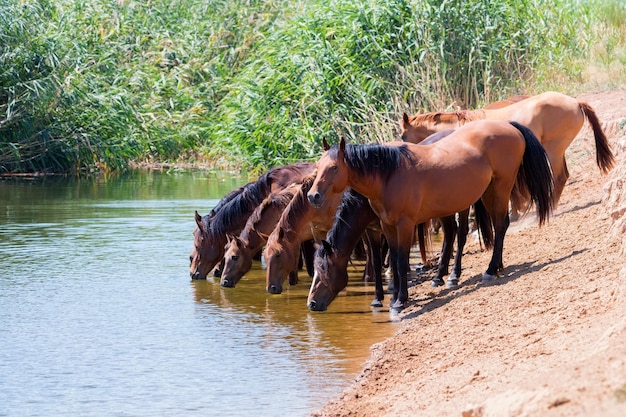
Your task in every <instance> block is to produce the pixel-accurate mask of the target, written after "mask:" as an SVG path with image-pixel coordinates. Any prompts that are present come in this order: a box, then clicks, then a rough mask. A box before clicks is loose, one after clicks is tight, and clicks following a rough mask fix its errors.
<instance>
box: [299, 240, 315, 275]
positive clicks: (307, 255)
mask: <svg viewBox="0 0 626 417" xmlns="http://www.w3.org/2000/svg"><path fill="white" fill-rule="evenodd" d="M301 250H302V255H301V256H302V258H303V260H304V265H305V266H306V272H307V274H308V275H309V277H311V278H313V274H314V273H315V270H314V269H313V260H314V258H315V241H313V240H312V239H309V240H305V241H304V242H302V243H301Z"/></svg>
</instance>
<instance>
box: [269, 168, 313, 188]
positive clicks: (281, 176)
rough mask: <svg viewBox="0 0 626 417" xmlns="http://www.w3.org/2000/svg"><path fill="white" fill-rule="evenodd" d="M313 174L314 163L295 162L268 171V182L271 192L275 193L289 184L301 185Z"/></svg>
mask: <svg viewBox="0 0 626 417" xmlns="http://www.w3.org/2000/svg"><path fill="white" fill-rule="evenodd" d="M313 172H315V163H314V162H297V163H295V164H291V165H285V166H281V167H277V168H274V169H272V170H270V172H269V176H268V181H269V183H270V185H271V190H272V192H277V191H279V190H282V189H284V188H285V187H288V186H289V185H291V184H294V183H296V184H301V183H302V181H303V180H304V179H305V178H306V177H308V176H310V175H311V174H313Z"/></svg>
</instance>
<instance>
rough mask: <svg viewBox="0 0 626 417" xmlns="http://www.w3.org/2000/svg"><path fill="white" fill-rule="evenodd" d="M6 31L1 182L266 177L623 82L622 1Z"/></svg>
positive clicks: (201, 10) (358, 10)
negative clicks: (148, 175)
mask: <svg viewBox="0 0 626 417" xmlns="http://www.w3.org/2000/svg"><path fill="white" fill-rule="evenodd" d="M0 20H1V22H2V25H1V26H0V42H1V43H0V173H2V172H41V171H45V172H69V173H83V172H94V171H105V172H107V171H116V170H123V169H125V168H127V167H128V164H129V163H130V162H132V161H135V162H136V161H144V160H150V161H175V160H178V161H180V160H193V159H194V158H196V157H198V156H202V157H203V158H205V159H206V160H207V161H209V162H210V163H213V164H215V165H221V166H224V165H227V166H231V167H239V168H246V169H250V168H253V169H258V170H261V169H265V168H268V167H269V166H271V165H276V164H282V163H286V162H291V161H294V160H301V159H314V158H316V157H317V156H318V155H319V151H320V143H321V140H322V138H323V137H326V138H327V139H328V140H329V141H335V140H336V139H337V138H338V137H339V136H346V137H348V138H349V139H350V140H352V141H359V142H369V141H387V140H390V139H392V138H394V137H395V135H396V134H397V130H396V129H397V119H398V115H399V114H400V113H401V112H403V111H407V112H413V111H416V110H419V109H423V110H429V109H446V108H450V106H454V105H456V106H461V107H474V106H479V105H482V104H484V103H485V102H489V101H493V100H497V99H499V98H502V97H504V96H507V95H510V94H514V93H518V92H525V93H535V92H539V91H542V90H546V89H558V90H559V91H563V92H566V93H576V92H577V91H580V89H581V88H582V87H589V86H593V87H597V86H600V87H602V88H610V87H612V85H611V84H612V83H613V84H614V85H620V83H623V81H624V79H626V74H625V70H624V68H625V67H626V51H624V42H623V40H624V38H625V34H626V29H625V28H626V6H625V5H624V2H623V1H620V0H586V1H585V0H550V1H548V0H497V1H488V0H406V1H403V0H377V1H367V0H356V1H355V0H331V1H328V0H323V1H322V0H301V1H298V0H273V1H272V0H265V1H263V0H245V1H242V0H168V1H165V0H151V1H149V2H146V1H132V0H117V1H116V2H113V1H111V0H106V1H105V0H58V1H50V0H38V1H35V0H21V1H18V0H2V5H1V6H0ZM597 74H608V76H606V78H598V76H597Z"/></svg>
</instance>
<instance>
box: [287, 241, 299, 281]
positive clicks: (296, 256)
mask: <svg viewBox="0 0 626 417" xmlns="http://www.w3.org/2000/svg"><path fill="white" fill-rule="evenodd" d="M293 259H294V260H295V264H294V268H293V270H292V271H291V272H290V273H289V285H296V284H297V283H298V270H299V269H300V245H295V246H294V253H293Z"/></svg>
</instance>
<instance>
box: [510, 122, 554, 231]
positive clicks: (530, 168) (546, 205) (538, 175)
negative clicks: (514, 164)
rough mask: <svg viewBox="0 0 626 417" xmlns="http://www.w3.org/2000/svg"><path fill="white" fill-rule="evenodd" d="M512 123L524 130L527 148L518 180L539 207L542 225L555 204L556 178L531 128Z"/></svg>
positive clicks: (538, 212)
mask: <svg viewBox="0 0 626 417" xmlns="http://www.w3.org/2000/svg"><path fill="white" fill-rule="evenodd" d="M510 123H511V124H512V125H513V126H515V127H516V128H517V129H518V130H519V131H520V132H522V135H524V139H525V140H526V149H525V150H524V157H523V158H522V165H521V166H520V168H519V171H518V173H517V181H518V182H520V183H523V184H524V186H525V188H526V189H527V190H528V193H529V194H530V200H531V201H532V202H533V203H534V204H535V206H536V207H537V216H538V217H539V224H540V225H542V224H543V223H545V222H546V220H548V217H550V214H551V213H552V209H553V206H554V204H553V199H552V194H553V193H554V179H553V177H552V169H551V168H550V163H549V162H548V156H547V155H546V151H545V149H543V146H541V144H540V143H539V141H538V140H537V138H536V137H535V135H534V134H533V132H532V131H531V130H530V129H529V128H527V127H526V126H524V125H521V124H519V123H517V122H510Z"/></svg>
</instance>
